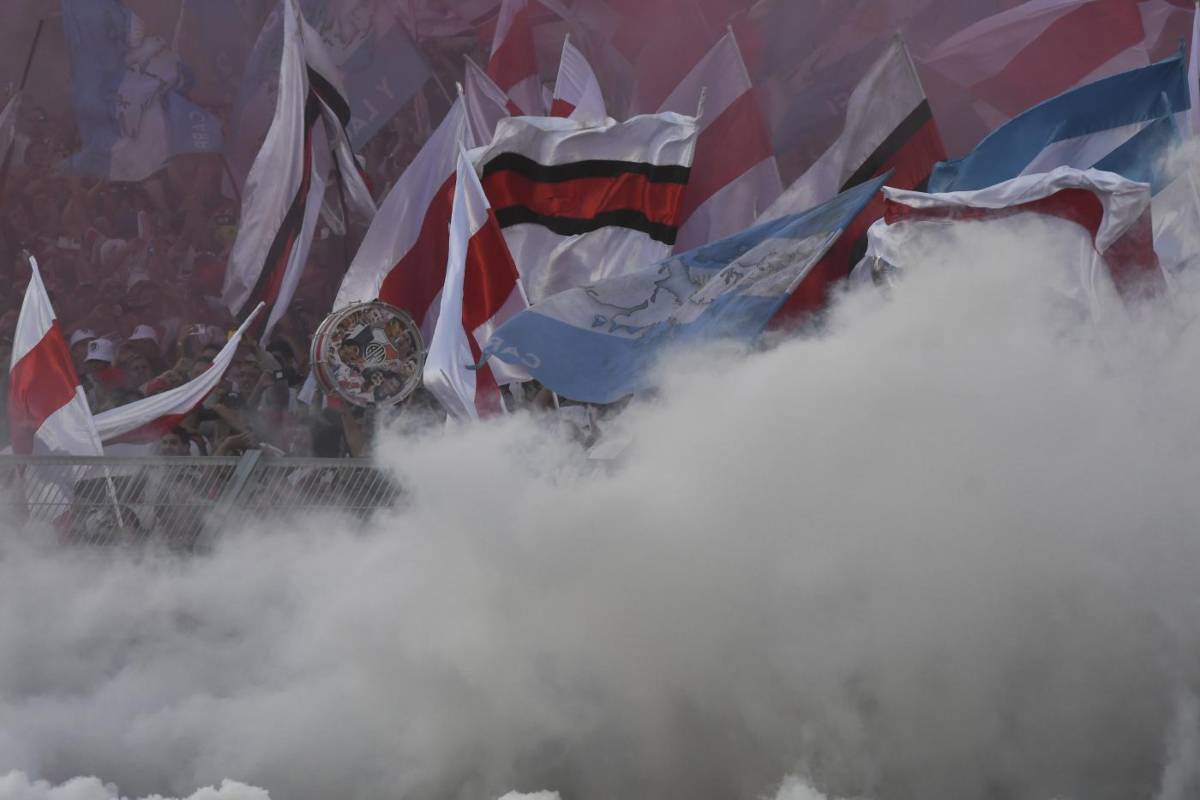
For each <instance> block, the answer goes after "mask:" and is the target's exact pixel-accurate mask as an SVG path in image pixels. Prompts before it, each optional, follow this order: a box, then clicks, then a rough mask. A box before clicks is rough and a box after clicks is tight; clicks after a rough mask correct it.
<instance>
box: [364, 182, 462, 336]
mask: <svg viewBox="0 0 1200 800" xmlns="http://www.w3.org/2000/svg"><path fill="white" fill-rule="evenodd" d="M454 183H455V178H454V176H453V175H451V176H450V177H449V178H448V179H447V180H446V182H445V183H444V184H442V188H440V189H438V191H437V193H436V194H435V195H434V196H433V200H432V201H431V202H430V203H429V208H428V209H426V211H425V219H424V220H423V221H422V223H421V232H420V233H419V234H418V235H417V240H416V241H415V242H414V243H413V246H412V247H410V248H409V250H408V252H407V253H405V254H404V255H403V256H401V257H400V260H399V261H397V262H396V264H395V266H393V267H392V269H391V271H389V272H388V274H387V277H386V278H384V279H383V284H382V285H381V286H380V287H379V299H380V300H382V301H383V302H385V303H391V304H392V305H394V306H396V307H397V308H402V309H404V310H405V311H408V312H409V313H410V314H412V315H413V319H414V320H415V321H416V323H417V325H418V326H421V325H424V324H425V318H426V317H427V316H429V310H430V307H431V306H432V305H433V301H434V300H435V299H436V298H437V296H438V294H439V293H441V291H442V285H443V284H444V283H445V282H446V259H447V258H448V257H449V254H450V234H449V229H450V213H451V211H452V210H453V208H454Z"/></svg>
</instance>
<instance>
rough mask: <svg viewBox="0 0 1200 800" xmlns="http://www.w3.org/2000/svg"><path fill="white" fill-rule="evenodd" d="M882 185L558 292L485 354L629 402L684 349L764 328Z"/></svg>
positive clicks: (588, 394)
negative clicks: (661, 365)
mask: <svg viewBox="0 0 1200 800" xmlns="http://www.w3.org/2000/svg"><path fill="white" fill-rule="evenodd" d="M882 183H883V179H882V178H878V179H876V180H874V181H869V182H867V183H864V184H861V185H859V186H857V187H855V188H853V189H851V190H850V191H848V192H845V193H843V194H841V195H839V196H838V197H836V198H834V199H833V200H830V201H829V202H828V203H825V204H823V205H821V206H818V207H817V208H814V209H811V210H810V211H807V212H805V213H803V214H797V215H795V216H790V217H784V218H782V219H778V220H773V221H771V222H767V223H764V224H762V225H758V226H755V227H753V228H751V229H750V230H747V231H743V232H741V233H739V234H737V235H735V236H731V237H729V238H727V239H722V240H721V241H719V242H714V243H712V244H709V245H705V246H704V247H700V248H698V249H696V250H691V251H689V252H687V253H683V254H681V255H677V256H674V257H672V258H669V259H667V260H666V261H663V262H661V263H659V264H656V265H654V266H651V267H648V268H645V269H642V270H638V271H636V272H633V273H630V274H626V275H622V276H620V277H615V278H609V279H607V280H602V281H599V282H597V283H595V284H592V285H590V286H582V287H578V288H574V289H571V290H569V291H565V292H562V293H561V294H557V295H555V296H554V297H551V298H549V299H548V300H545V301H544V302H541V303H538V304H536V305H534V306H533V307H532V308H530V309H529V310H528V311H524V312H522V313H520V314H518V315H517V316H516V317H514V318H513V319H512V320H510V321H509V322H508V323H506V324H504V325H502V326H501V327H500V330H498V331H497V332H496V335H495V336H493V337H492V339H491V341H490V342H488V346H487V348H486V350H485V353H484V354H485V355H486V356H489V357H491V358H493V359H496V358H498V359H501V360H503V361H507V362H509V363H511V364H515V365H519V366H521V367H523V368H525V369H527V370H528V371H529V374H530V375H532V376H533V377H534V378H536V379H537V380H539V381H541V382H542V383H543V384H545V385H546V386H547V387H549V388H550V389H553V390H554V391H556V392H558V393H559V394H561V395H563V396H564V397H569V398H571V399H573V400H580V401H584V402H589V403H611V402H614V401H616V400H619V399H620V398H622V397H624V396H626V395H629V394H631V393H633V392H636V391H639V390H641V389H644V388H646V387H647V386H648V385H649V384H650V382H651V380H652V371H653V368H654V367H655V366H656V364H657V363H658V362H659V361H660V360H661V359H662V358H663V357H664V356H665V355H666V354H667V353H668V352H669V350H670V348H672V347H674V346H679V345H690V344H698V343H703V342H709V341H712V340H715V339H737V340H743V341H745V340H753V339H754V338H756V337H757V336H758V335H759V334H761V333H762V331H763V329H764V328H765V327H766V325H767V323H768V322H769V321H770V319H771V318H772V316H774V314H775V312H776V311H777V310H778V309H779V307H780V306H781V305H782V304H783V302H784V300H786V298H787V296H788V295H789V294H790V293H791V292H792V291H794V290H795V289H796V288H797V287H798V286H800V285H801V284H803V282H804V281H805V279H806V278H807V276H808V274H809V272H810V270H811V269H812V267H813V266H814V265H815V264H817V263H818V262H819V261H820V259H821V257H822V256H824V255H825V253H826V252H827V251H828V250H829V248H830V247H831V246H832V245H833V243H834V242H835V241H836V240H837V239H838V237H839V236H840V235H841V233H842V230H843V229H844V228H845V227H846V225H847V224H849V223H850V221H851V220H852V219H854V217H855V216H856V215H857V214H858V213H859V211H861V210H862V208H863V206H865V205H866V204H867V202H868V201H869V200H870V199H871V198H872V197H873V196H874V195H875V193H876V192H878V191H879V187H880V186H881V185H882Z"/></svg>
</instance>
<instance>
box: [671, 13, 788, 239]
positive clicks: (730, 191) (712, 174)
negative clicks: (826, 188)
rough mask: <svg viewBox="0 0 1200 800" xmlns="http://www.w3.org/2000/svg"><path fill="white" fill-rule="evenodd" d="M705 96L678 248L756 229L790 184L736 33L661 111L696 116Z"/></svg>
mask: <svg viewBox="0 0 1200 800" xmlns="http://www.w3.org/2000/svg"><path fill="white" fill-rule="evenodd" d="M701 96H703V97H704V108H703V113H702V116H701V119H700V126H701V128H700V137H699V139H698V140H697V143H696V160H695V162H694V164H693V169H692V180H691V183H690V184H689V185H688V190H687V192H686V193H685V194H684V197H683V205H682V207H681V208H680V212H679V214H680V216H679V218H680V228H679V237H678V239H677V240H676V243H675V250H676V251H677V252H679V251H683V250H690V249H692V248H694V247H699V246H700V245H702V244H708V243H709V242H714V241H716V240H717V239H723V238H725V237H726V236H730V235H732V234H734V233H737V232H738V231H740V230H744V229H746V228H748V227H750V226H751V225H753V224H754V221H755V219H757V217H758V215H759V214H760V213H762V211H763V210H764V209H766V208H767V206H769V205H770V204H771V203H772V202H773V201H774V200H775V198H776V197H778V196H779V193H780V192H781V191H782V190H783V184H782V182H781V181H780V178H779V168H778V166H777V165H776V164H775V156H774V153H773V150H772V146H771V137H770V133H769V131H768V130H767V125H766V122H765V120H764V118H763V114H762V109H761V107H760V104H759V97H758V93H757V92H756V91H755V90H754V87H753V86H752V85H751V82H750V73H749V72H747V71H746V65H745V63H744V62H743V61H742V54H741V52H740V51H739V50H738V45H737V39H736V38H735V37H734V35H733V33H732V32H729V33H727V34H726V35H725V36H723V37H722V38H721V40H720V41H719V42H717V44H716V45H715V46H714V47H713V48H712V50H710V51H709V52H708V54H707V55H706V56H704V58H702V59H701V60H700V62H699V63H698V64H696V66H695V67H693V68H692V71H691V72H690V73H688V75H687V77H686V78H684V79H683V82H682V83H680V84H679V86H678V87H677V88H676V89H675V91H674V92H672V93H671V95H670V96H669V97H668V98H667V99H666V101H665V102H664V103H663V104H662V108H661V109H660V111H674V112H677V113H680V114H695V113H696V110H697V108H698V107H699V105H700V99H701Z"/></svg>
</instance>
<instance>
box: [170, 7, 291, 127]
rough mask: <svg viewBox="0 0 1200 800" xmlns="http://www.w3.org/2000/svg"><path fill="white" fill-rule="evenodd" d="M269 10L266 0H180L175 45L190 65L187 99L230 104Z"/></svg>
mask: <svg viewBox="0 0 1200 800" xmlns="http://www.w3.org/2000/svg"><path fill="white" fill-rule="evenodd" d="M269 11H270V3H269V2H268V0H183V2H182V4H181V5H180V6H179V19H178V20H177V21H176V23H175V37H174V44H173V47H174V50H175V52H176V53H178V54H179V57H180V58H181V59H183V62H184V63H185V64H187V65H188V67H189V68H190V69H191V74H192V85H191V87H190V88H189V89H188V96H189V97H190V98H191V99H193V100H195V101H196V102H198V103H201V104H203V105H206V106H220V107H230V106H232V105H233V101H234V98H235V97H236V94H237V88H238V84H239V82H240V81H241V79H242V73H243V70H244V69H245V67H246V60H247V59H248V58H249V56H250V51H251V50H252V49H253V48H254V41H255V39H256V38H257V37H258V32H259V31H260V30H261V29H262V25H263V21H264V20H265V18H266V16H267V13H268V12H269Z"/></svg>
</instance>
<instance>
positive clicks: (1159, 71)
mask: <svg viewBox="0 0 1200 800" xmlns="http://www.w3.org/2000/svg"><path fill="white" fill-rule="evenodd" d="M1190 103H1191V101H1190V99H1189V96H1188V84H1187V64H1186V63H1185V61H1184V59H1183V55H1182V54H1180V55H1177V56H1174V57H1172V58H1168V59H1166V60H1165V61H1159V62H1158V63H1156V64H1151V65H1150V66H1148V67H1142V68H1140V69H1135V70H1130V71H1129V72H1122V73H1120V74H1119V75H1113V76H1112V77H1109V78H1104V79H1102V80H1098V81H1095V82H1093V83H1089V84H1086V85H1084V86H1080V87H1078V88H1076V89H1072V90H1070V91H1068V92H1064V93H1063V94H1060V95H1059V96H1057V97H1054V98H1052V99H1050V100H1047V101H1045V102H1044V103H1039V104H1038V105H1036V106H1034V107H1033V108H1030V109H1029V110H1027V111H1025V112H1023V113H1022V114H1020V115H1019V116H1016V117H1014V118H1013V119H1012V120H1010V121H1009V122H1007V123H1005V124H1004V125H1002V126H1000V127H999V128H997V129H996V130H995V131H993V132H992V133H990V134H989V135H988V136H987V137H985V138H984V140H983V141H982V142H980V143H979V145H978V146H977V147H976V148H975V149H974V150H973V151H971V152H970V153H969V154H967V155H966V156H964V157H963V158H960V159H958V160H957V161H943V162H942V163H940V164H938V165H937V166H936V167H935V168H934V171H933V175H932V176H931V177H930V179H929V191H930V192H934V193H941V192H959V191H974V190H978V189H984V188H986V187H988V186H993V185H995V184H998V183H1002V182H1004V181H1007V180H1011V179H1012V178H1016V177H1018V176H1020V175H1034V174H1037V173H1042V172H1049V171H1051V170H1053V169H1054V168H1056V167H1075V168H1077V169H1089V168H1091V167H1096V168H1098V169H1104V170H1108V171H1114V172H1117V173H1118V174H1120V175H1122V176H1123V177H1127V178H1130V179H1132V180H1138V181H1148V182H1150V183H1151V185H1152V186H1153V188H1154V189H1155V190H1158V189H1159V188H1161V186H1162V185H1163V184H1164V183H1165V182H1166V180H1167V176H1165V175H1164V174H1163V168H1164V163H1165V160H1166V159H1165V157H1166V152H1167V150H1168V149H1169V146H1170V144H1171V143H1172V142H1173V141H1174V140H1175V138H1176V135H1177V134H1176V132H1175V127H1174V120H1173V119H1172V116H1173V115H1174V114H1177V113H1179V112H1182V111H1186V110H1187V109H1188V108H1189V107H1190Z"/></svg>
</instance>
